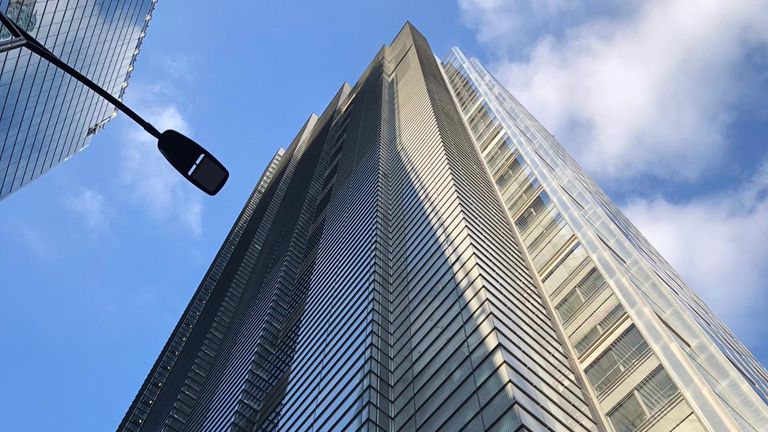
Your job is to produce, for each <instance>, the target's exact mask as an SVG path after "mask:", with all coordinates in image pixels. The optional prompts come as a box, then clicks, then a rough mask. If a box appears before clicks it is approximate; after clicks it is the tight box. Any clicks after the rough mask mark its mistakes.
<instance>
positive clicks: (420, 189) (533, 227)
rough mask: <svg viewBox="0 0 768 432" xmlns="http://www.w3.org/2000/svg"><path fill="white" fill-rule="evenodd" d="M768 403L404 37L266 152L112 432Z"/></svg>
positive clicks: (420, 424)
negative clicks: (284, 144) (258, 175)
mask: <svg viewBox="0 0 768 432" xmlns="http://www.w3.org/2000/svg"><path fill="white" fill-rule="evenodd" d="M767 383H768V375H766V371H765V369H764V368H763V367H762V366H761V365H760V364H759V363H758V362H757V361H756V360H755V358H754V357H753V356H752V355H751V354H750V353H749V352H748V350H747V349H746V348H745V347H744V346H743V345H742V344H741V343H740V342H739V341H738V340H737V339H736V338H735V337H734V336H733V335H732V334H731V333H730V332H729V331H728V330H727V329H726V328H725V326H724V325H723V324H722V323H720V321H719V320H718V319H717V318H716V317H715V316H714V315H713V314H712V312H711V311H710V310H709V308H707V306H706V305H704V304H703V303H702V302H701V300H700V299H699V298H698V297H697V296H696V294H695V293H694V292H693V291H692V290H691V289H690V288H688V287H687V286H686V285H685V284H684V283H683V282H682V281H681V280H680V277H679V276H678V275H677V274H676V273H675V272H674V270H673V269H672V268H671V267H670V266H669V265H668V264H667V263H666V261H664V259H663V258H662V257H661V256H659V254H658V253H657V252H656V251H655V250H654V249H653V247H652V246H651V245H650V244H648V242H647V241H646V240H645V239H644V238H643V237H642V235H640V233H639V232H637V230H636V229H635V228H634V227H633V226H632V225H631V223H630V222H629V221H628V220H627V219H626V218H625V217H624V216H623V215H622V214H621V212H620V211H619V210H618V209H617V208H616V207H615V205H613V204H612V203H611V202H610V200H609V199H608V198H607V197H606V196H605V194H604V193H603V192H602V191H601V190H600V189H599V188H598V187H597V185H596V184H595V183H594V182H593V181H592V180H590V179H589V177H588V176H587V175H586V174H585V173H584V172H583V171H582V170H581V169H580V168H579V167H578V165H577V164H576V162H575V161H574V160H573V159H572V158H571V157H570V156H568V154H567V153H566V152H565V151H564V150H563V148H562V147H561V146H560V145H559V144H558V143H557V142H556V141H555V140H554V138H553V137H552V135H550V134H549V133H548V132H547V131H546V130H545V129H544V128H543V127H542V126H541V125H540V124H539V123H538V122H537V121H536V120H535V119H534V118H533V117H532V116H531V115H530V114H529V113H528V112H527V111H526V110H525V109H524V108H523V107H522V106H521V105H520V104H519V103H518V102H517V101H516V100H515V99H514V98H513V97H512V96H511V95H509V94H508V92H507V91H506V90H504V88H503V87H501V86H500V85H499V84H498V83H497V82H496V81H495V80H494V79H493V77H492V76H491V75H490V74H488V72H487V71H486V70H485V69H484V68H483V67H482V66H481V65H480V64H479V63H477V62H476V61H472V60H469V59H467V58H466V57H465V56H464V54H462V53H461V51H459V50H458V49H454V50H452V51H451V53H450V54H449V56H448V57H447V58H446V59H445V60H444V61H440V60H438V59H436V57H435V56H434V54H433V53H432V51H431V50H430V48H429V45H428V44H427V41H426V40H425V39H424V37H423V36H422V35H421V34H420V33H418V31H416V30H415V29H414V28H413V27H412V26H411V25H410V24H406V25H405V26H404V27H403V29H402V30H401V31H400V33H399V34H398V35H397V37H396V38H395V39H394V41H393V42H392V43H391V44H390V45H389V46H386V47H384V48H382V49H381V50H380V51H379V53H378V54H377V55H376V57H375V58H374V59H373V61H372V62H371V64H370V65H369V66H368V68H367V69H366V70H365V72H364V73H363V75H362V76H361V77H360V79H359V80H358V82H357V83H356V84H355V85H354V86H350V85H347V84H345V85H343V86H342V87H341V89H340V90H339V91H338V93H337V94H336V95H335V97H334V98H333V100H332V101H331V103H330V104H329V105H328V107H327V108H326V109H325V111H324V112H323V113H322V114H321V115H320V116H315V115H312V116H311V117H310V118H309V119H308V120H307V122H306V124H305V125H304V126H303V128H302V129H301V130H300V131H299V133H298V134H297V135H296V138H295V139H294V140H293V142H292V143H291V144H290V146H288V148H287V150H286V151H285V152H279V153H278V154H277V155H276V157H275V159H274V160H273V161H272V163H271V164H270V166H269V168H268V169H267V171H265V174H264V175H263V176H262V179H261V180H260V181H259V184H258V185H257V187H256V189H255V190H254V193H253V194H252V196H251V197H250V198H249V200H248V201H247V203H246V206H245V208H244V209H243V211H242V213H241V214H240V216H239V217H238V219H237V221H236V223H235V225H234V227H233V228H232V231H231V232H230V234H229V236H228V237H227V239H226V240H225V242H224V245H223V246H222V248H221V250H220V251H219V253H218V255H217V256H216V258H215V260H214V262H213V264H212V266H211V267H210V269H209V271H208V273H207V274H206V275H205V277H204V279H203V281H202V283H201V285H200V287H199V288H198V290H197V292H196V293H195V295H194V297H193V299H192V301H191V302H190V304H189V306H188V308H187V309H186V310H185V312H184V314H183V316H182V318H181V320H180V321H179V323H178V325H177V327H176V329H175V330H174V332H173V333H172V335H171V337H170V339H169V340H168V342H167V343H166V346H165V347H164V348H163V351H162V352H161V354H160V357H159V358H158V360H157V362H156V363H155V365H154V366H153V368H152V370H151V371H150V374H149V376H148V377H147V379H146V381H145V382H144V384H143V385H142V387H141V389H140V391H139V394H138V395H137V396H136V398H135V400H134V402H133V403H132V405H131V407H130V408H129V410H128V412H127V414H126V416H125V418H124V419H123V421H122V423H121V424H120V426H119V430H120V431H139V430H142V431H157V430H167V431H182V430H183V431H198V430H201V431H202V430H204V431H221V430H227V431H304V430H314V431H321V430H329V431H330V430H334V431H335V430H370V431H373V430H376V431H409V430H414V431H415V430H419V431H431V430H469V431H474V430H498V431H519V430H531V431H540V430H549V431H620V432H625V431H654V432H656V431H676V432H682V431H731V430H745V431H758V430H761V429H762V430H764V429H763V428H764V427H765V425H766V424H768V423H766V421H767V420H768V406H766V400H768V386H767Z"/></svg>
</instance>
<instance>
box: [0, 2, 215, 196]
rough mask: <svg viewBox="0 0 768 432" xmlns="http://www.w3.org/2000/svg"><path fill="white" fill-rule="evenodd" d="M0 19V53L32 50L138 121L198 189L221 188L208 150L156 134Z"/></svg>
mask: <svg viewBox="0 0 768 432" xmlns="http://www.w3.org/2000/svg"><path fill="white" fill-rule="evenodd" d="M0 22H2V24H3V25H4V26H5V27H6V28H7V29H8V31H9V32H10V34H11V36H12V37H11V38H10V39H8V40H4V41H0V53H3V52H5V51H9V50H12V49H16V48H22V47H26V48H28V49H29V50H30V51H32V52H33V53H35V54H37V55H39V56H40V57H42V58H43V59H45V60H46V61H48V62H50V63H51V64H53V65H54V66H56V67H57V68H59V69H61V70H63V71H64V72H65V73H67V74H68V75H70V76H71V77H73V78H75V79H76V80H78V81H80V82H81V83H83V84H85V85H86V86H87V87H88V88H89V89H91V90H93V91H94V92H96V93H97V94H98V95H99V96H101V97H103V98H104V99H106V100H107V101H108V102H109V103H111V104H112V105H114V106H115V108H117V109H118V110H120V111H122V112H123V113H125V114H126V115H127V116H128V117H130V118H131V119H132V120H133V121H135V122H136V123H138V124H139V125H140V126H141V127H142V128H144V130H145V131H147V132H148V133H149V134H150V135H152V136H153V137H155V138H156V139H157V148H158V150H160V153H162V154H163V156H164V157H165V159H166V160H168V162H169V163H170V164H171V165H172V166H173V167H174V168H175V169H176V171H178V172H179V174H181V175H182V176H183V177H184V178H185V179H187V181H189V182H190V183H192V184H193V185H195V186H196V187H197V188H198V189H200V190H202V191H203V192H205V193H207V194H208V195H216V193H217V192H219V191H220V190H221V188H222V187H224V183H226V182H227V179H228V178H229V171H227V169H226V168H225V167H224V165H222V164H221V162H219V161H218V159H216V158H215V157H214V156H213V155H212V154H211V153H209V152H208V150H206V149H204V148H203V147H202V146H201V145H200V144H198V143H196V142H194V141H193V140H191V139H190V138H188V137H186V136H184V135H182V134H181V133H179V132H177V131H175V130H170V129H169V130H167V131H165V132H163V133H160V131H158V130H157V129H156V128H155V127H154V126H152V124H150V123H149V122H148V121H146V120H144V119H143V118H141V116H139V115H138V114H136V113H135V112H134V111H133V110H132V109H130V108H128V107H127V106H126V105H125V104H124V103H122V102H121V101H120V100H118V99H117V98H116V97H114V96H112V94H110V93H109V92H108V91H106V90H104V89H103V88H101V87H99V86H98V84H96V83H95V82H93V81H91V80H90V79H88V78H87V77H86V76H85V75H83V74H81V73H80V72H78V71H77V70H75V69H74V68H72V67H71V66H69V65H68V64H66V63H64V62H63V61H62V60H61V59H59V58H58V57H56V56H55V55H54V54H53V53H52V52H50V51H48V49H47V48H45V47H44V46H43V45H42V44H41V43H40V42H38V41H37V40H36V39H35V38H34V37H32V36H31V35H30V34H29V33H27V32H26V31H25V30H24V29H22V28H19V27H18V26H16V24H15V23H14V22H13V21H11V19H9V18H8V17H7V16H5V14H4V13H3V12H0Z"/></svg>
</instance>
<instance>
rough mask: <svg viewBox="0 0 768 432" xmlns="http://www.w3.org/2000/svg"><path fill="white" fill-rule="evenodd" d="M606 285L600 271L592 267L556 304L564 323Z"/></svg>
mask: <svg viewBox="0 0 768 432" xmlns="http://www.w3.org/2000/svg"><path fill="white" fill-rule="evenodd" d="M604 287H606V284H605V279H603V276H602V275H601V274H600V272H598V271H597V270H596V269H592V270H591V271H590V272H589V273H587V275H586V276H584V277H583V278H582V279H581V280H580V281H579V283H577V284H576V286H575V287H574V288H573V289H572V290H571V292H569V293H568V294H567V295H566V296H565V298H564V299H563V300H561V301H560V303H558V305H557V306H555V309H557V313H558V314H559V315H560V319H562V320H563V323H566V322H568V321H569V320H570V319H571V318H573V316H574V314H575V313H576V311H578V310H579V308H581V306H582V305H583V304H584V303H587V302H588V301H589V300H591V299H592V298H593V297H594V295H595V294H597V292H598V291H601V290H602V288H604Z"/></svg>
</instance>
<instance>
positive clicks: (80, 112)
mask: <svg viewBox="0 0 768 432" xmlns="http://www.w3.org/2000/svg"><path fill="white" fill-rule="evenodd" d="M156 1H157V0H0V10H3V11H4V12H5V13H6V15H7V16H8V17H9V18H11V19H12V20H14V21H15V22H16V23H17V25H18V26H19V27H21V28H23V29H25V30H26V31H27V32H29V33H30V34H31V35H32V36H34V37H35V38H36V39H37V40H39V41H40V42H41V43H42V44H43V45H44V46H45V47H47V48H48V49H49V50H50V51H52V52H53V53H54V54H55V55H57V56H58V57H59V58H61V59H62V60H63V61H65V62H66V63H67V64H69V65H70V66H72V67H74V68H75V69H77V70H78V71H80V72H81V73H83V74H84V75H85V76H87V77H89V78H90V79H92V80H93V81H94V82H96V83H97V84H99V85H100V86H101V87H103V88H105V89H106V90H107V91H109V92H110V93H112V94H113V95H115V96H116V97H118V98H122V96H123V93H124V92H125V88H126V87H127V85H128V79H129V78H130V75H131V71H132V70H133V64H134V61H135V60H136V56H137V55H138V53H139V46H140V45H141V42H142V40H143V38H144V35H145V32H146V30H147V25H148V23H149V20H150V19H151V16H152V11H153V9H154V6H155V3H156ZM9 37H10V33H9V32H8V31H7V29H3V30H0V40H5V39H8V38H9ZM114 115H115V110H114V108H113V107H112V106H111V105H109V103H107V102H106V101H105V100H104V99H102V98H101V97H99V96H97V95H96V94H95V93H94V92H92V91H91V90H89V89H88V88H86V87H85V86H84V85H82V84H80V83H79V82H77V81H76V80H74V79H73V78H70V77H69V76H67V75H66V74H64V73H63V72H62V71H61V70H59V69H57V68H56V67H54V66H53V65H51V64H49V63H48V62H46V61H45V60H43V59H41V58H40V57H38V56H37V55H35V54H32V53H31V52H30V51H29V50H27V49H24V48H22V49H15V50H12V51H8V52H5V53H2V54H0V199H2V198H4V197H6V196H7V195H9V194H11V193H13V192H14V191H16V190H18V189H19V188H20V187H22V186H23V185H25V184H27V183H29V182H30V181H32V180H34V179H35V178H37V177H39V176H40V175H42V174H43V173H45V172H46V171H48V170H49V169H51V168H52V167H54V166H56V165H57V164H58V163H60V162H62V161H64V160H66V159H67V158H69V157H70V156H72V155H73V154H75V153H77V152H78V151H80V150H82V149H83V148H85V147H86V146H87V145H88V143H89V142H90V139H91V137H92V136H93V135H94V134H95V133H96V132H98V131H99V129H101V128H102V127H103V126H104V125H105V124H106V122H107V121H109V120H110V119H111V118H112V117H114Z"/></svg>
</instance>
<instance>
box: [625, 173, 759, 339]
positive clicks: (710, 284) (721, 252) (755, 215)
mask: <svg viewBox="0 0 768 432" xmlns="http://www.w3.org/2000/svg"><path fill="white" fill-rule="evenodd" d="M624 212H625V213H626V214H627V216H628V217H629V218H630V219H631V220H632V221H633V223H634V224H635V225H636V226H637V227H638V228H639V229H640V231H642V232H643V233H644V235H645V236H646V237H647V238H648V239H649V240H650V241H651V243H653V244H654V245H655V246H656V248H657V249H658V250H659V252H660V253H661V254H662V255H663V256H664V257H665V258H666V259H667V260H669V262H670V263H671V264H672V265H673V266H674V267H675V269H677V270H678V272H679V273H680V274H681V275H682V276H683V278H684V279H685V280H686V282H688V283H689V284H690V285H691V286H692V287H693V288H694V289H695V290H696V292H697V293H699V294H700V295H701V296H702V297H703V298H704V301H705V302H706V303H707V304H709V305H710V306H711V307H712V308H713V309H714V310H715V312H716V313H717V314H718V315H719V316H720V317H722V318H723V319H724V320H725V321H726V322H727V323H728V324H729V325H731V326H732V327H734V328H737V329H738V330H739V333H740V335H741V336H742V337H743V338H744V339H746V340H747V341H748V342H752V343H762V344H765V341H764V340H761V339H762V338H764V337H765V334H764V333H765V329H766V328H768V316H766V315H765V313H764V311H765V310H766V308H768V292H767V291H766V290H765V281H766V280H768V267H766V266H765V263H767V262H768V243H767V242H766V241H765V239H768V162H766V163H763V165H762V167H761V169H760V170H758V171H757V172H756V173H755V175H754V176H753V177H752V179H751V180H750V181H749V182H747V183H745V184H744V185H742V186H740V187H738V188H736V189H734V190H727V191H723V192H720V193H716V194H711V195H706V196H703V197H699V198H696V199H693V200H689V201H685V202H670V201H668V200H666V199H664V198H650V199H636V200H634V201H631V202H630V203H629V204H627V205H626V206H625V208H624ZM763 346H764V347H765V348H768V346H765V345H763Z"/></svg>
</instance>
